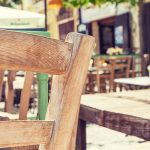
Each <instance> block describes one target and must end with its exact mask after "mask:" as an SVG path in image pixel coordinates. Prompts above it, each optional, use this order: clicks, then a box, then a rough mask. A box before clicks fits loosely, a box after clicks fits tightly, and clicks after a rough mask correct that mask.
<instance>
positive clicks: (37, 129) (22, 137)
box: [0, 121, 54, 148]
mask: <svg viewBox="0 0 150 150" xmlns="http://www.w3.org/2000/svg"><path fill="white" fill-rule="evenodd" d="M53 125H54V122H53V121H0V139H1V140H0V147H1V148H2V147H17V146H26V145H38V144H45V143H47V141H49V139H50V138H51V134H52V131H53ZM8 141H9V142H8Z"/></svg>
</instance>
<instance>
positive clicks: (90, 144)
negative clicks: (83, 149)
mask: <svg viewBox="0 0 150 150" xmlns="http://www.w3.org/2000/svg"><path fill="white" fill-rule="evenodd" d="M143 142H145V141H144V140H143V139H140V138H137V137H134V136H127V135H125V134H123V133H120V132H116V131H113V130H110V129H107V128H104V127H100V126H98V125H94V124H88V125H87V150H121V149H122V147H124V146H130V145H138V144H141V143H143Z"/></svg>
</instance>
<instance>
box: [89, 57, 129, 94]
mask: <svg viewBox="0 0 150 150" xmlns="http://www.w3.org/2000/svg"><path fill="white" fill-rule="evenodd" d="M130 67H131V57H130V56H129V57H123V56H121V57H119V56H118V57H117V56H114V57H113V56H108V57H105V58H101V57H97V58H95V59H94V69H93V70H91V71H89V73H88V84H87V86H88V90H89V89H90V90H89V92H94V91H95V89H96V88H97V92H100V93H105V92H110V91H115V83H114V79H115V78H121V77H129V74H130ZM95 87H96V88H95Z"/></svg>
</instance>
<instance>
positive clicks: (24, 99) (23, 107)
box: [19, 72, 33, 120]
mask: <svg viewBox="0 0 150 150" xmlns="http://www.w3.org/2000/svg"><path fill="white" fill-rule="evenodd" d="M32 82H33V72H26V75H25V81H24V86H23V89H22V91H21V98H20V110H19V119H20V120H26V119H27V112H28V108H29V101H30V95H31V86H32Z"/></svg>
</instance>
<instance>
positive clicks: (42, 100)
mask: <svg viewBox="0 0 150 150" xmlns="http://www.w3.org/2000/svg"><path fill="white" fill-rule="evenodd" d="M21 32H24V33H29V34H34V35H39V36H44V37H50V33H49V32H47V31H25V30H23V31H21ZM37 80H38V98H39V104H38V119H39V120H44V119H45V115H46V110H47V106H48V74H43V73H37Z"/></svg>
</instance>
